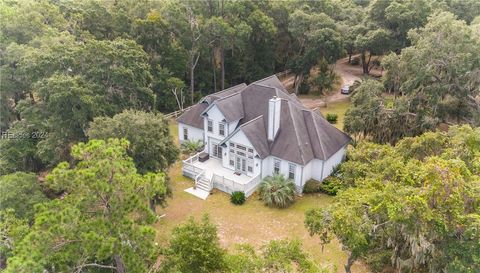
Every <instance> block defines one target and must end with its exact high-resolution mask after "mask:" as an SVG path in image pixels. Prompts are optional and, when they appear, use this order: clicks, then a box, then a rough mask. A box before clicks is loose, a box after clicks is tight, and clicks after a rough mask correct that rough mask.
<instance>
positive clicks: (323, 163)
mask: <svg viewBox="0 0 480 273" xmlns="http://www.w3.org/2000/svg"><path fill="white" fill-rule="evenodd" d="M324 165H325V160H322V174H321V176H320V180H321V181H323V168H324Z"/></svg>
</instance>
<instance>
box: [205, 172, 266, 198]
mask: <svg viewBox="0 0 480 273" xmlns="http://www.w3.org/2000/svg"><path fill="white" fill-rule="evenodd" d="M260 180H261V179H260V175H257V176H255V177H253V178H252V179H250V180H249V181H248V182H247V183H246V184H242V183H238V182H235V181H234V180H232V179H228V178H226V177H225V176H221V175H217V174H213V177H212V182H213V187H215V188H217V189H219V190H221V191H224V192H226V193H230V194H231V193H232V192H234V191H242V192H244V193H245V196H246V197H248V196H250V195H251V194H252V193H253V192H254V191H255V189H256V188H257V186H258V184H259V183H260Z"/></svg>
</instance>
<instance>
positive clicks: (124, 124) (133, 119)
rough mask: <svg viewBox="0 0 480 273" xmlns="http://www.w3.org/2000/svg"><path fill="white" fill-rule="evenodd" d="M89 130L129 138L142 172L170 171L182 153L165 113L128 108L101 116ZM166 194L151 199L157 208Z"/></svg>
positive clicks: (95, 134)
mask: <svg viewBox="0 0 480 273" xmlns="http://www.w3.org/2000/svg"><path fill="white" fill-rule="evenodd" d="M87 134H88V137H89V138H90V139H104V140H107V139H109V138H125V139H127V140H128V141H129V142H130V145H129V146H128V148H127V153H128V155H129V156H131V157H132V158H133V161H134V162H135V166H136V168H137V170H138V171H139V172H140V173H142V174H143V173H147V172H159V171H162V172H166V171H167V169H168V168H169V167H170V166H171V165H172V164H173V163H175V161H176V160H177V158H178V155H179V150H178V148H177V146H176V145H175V143H174V142H173V139H172V137H171V135H170V129H169V122H168V120H167V119H166V118H164V117H163V115H161V114H154V113H147V112H141V111H133V110H126V111H124V112H122V113H120V114H117V115H115V116H113V117H112V118H109V117H97V118H95V119H94V121H93V122H91V123H90V128H89V129H88V133H87ZM169 193H170V192H169ZM163 197H164V196H163V195H159V196H155V198H152V199H151V201H150V207H151V209H152V210H153V211H155V205H156V204H163V203H164V201H165V200H164V199H163Z"/></svg>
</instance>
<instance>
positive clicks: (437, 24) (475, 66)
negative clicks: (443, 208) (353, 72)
mask: <svg viewBox="0 0 480 273" xmlns="http://www.w3.org/2000/svg"><path fill="white" fill-rule="evenodd" d="M474 27H475V26H468V25H466V24H465V22H463V21H459V20H456V18H455V17H454V15H452V14H451V13H447V12H442V13H439V14H437V15H435V16H432V17H430V18H429V20H428V23H427V24H426V26H425V27H423V28H420V29H415V30H411V31H410V32H409V38H410V40H411V42H412V45H411V46H410V47H407V48H404V49H403V50H402V52H401V54H399V55H397V54H394V53H391V54H390V55H388V56H386V57H385V58H384V59H383V65H384V67H385V68H386V69H387V73H386V75H385V77H384V80H383V81H384V86H385V87H386V89H387V90H388V91H391V92H393V93H394V95H395V97H394V98H387V97H385V96H383V94H382V92H383V91H385V88H384V86H382V84H381V83H376V82H374V81H364V82H363V83H362V85H361V86H360V88H358V89H357V92H356V95H355V96H354V97H353V107H352V108H351V109H349V111H348V113H347V114H346V122H345V130H346V131H347V132H349V133H352V134H356V135H359V136H363V137H371V138H372V139H373V140H374V141H376V142H381V143H385V142H391V143H394V142H396V141H398V140H399V139H401V138H402V137H404V136H414V135H418V134H420V133H422V132H425V131H427V130H431V129H434V128H436V127H437V126H438V125H439V124H440V123H447V124H452V123H468V124H471V125H473V126H478V125H480V77H479V75H480V36H479V35H478V33H475V31H474Z"/></svg>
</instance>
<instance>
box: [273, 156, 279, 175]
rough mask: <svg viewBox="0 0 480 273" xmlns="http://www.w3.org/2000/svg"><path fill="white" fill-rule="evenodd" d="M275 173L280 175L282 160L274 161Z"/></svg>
mask: <svg viewBox="0 0 480 273" xmlns="http://www.w3.org/2000/svg"><path fill="white" fill-rule="evenodd" d="M273 173H275V174H279V173H280V160H279V159H274V160H273Z"/></svg>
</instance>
